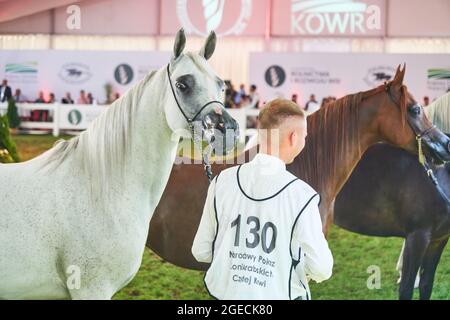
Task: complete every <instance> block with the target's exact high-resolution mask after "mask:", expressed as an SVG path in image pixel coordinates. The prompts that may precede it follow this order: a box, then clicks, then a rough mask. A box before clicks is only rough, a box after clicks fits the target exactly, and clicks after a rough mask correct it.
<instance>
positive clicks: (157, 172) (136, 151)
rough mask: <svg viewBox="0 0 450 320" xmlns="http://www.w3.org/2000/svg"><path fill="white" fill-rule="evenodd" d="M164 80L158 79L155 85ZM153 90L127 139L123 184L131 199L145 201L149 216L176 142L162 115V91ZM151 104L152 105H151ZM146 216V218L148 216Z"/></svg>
mask: <svg viewBox="0 0 450 320" xmlns="http://www.w3.org/2000/svg"><path fill="white" fill-rule="evenodd" d="M163 79H164V77H162V76H160V79H159V80H158V81H162V80H163ZM161 88H162V86H161V87H159V86H153V87H152V88H151V89H150V90H149V93H148V94H147V95H146V96H147V97H151V101H148V102H147V103H146V99H145V97H144V98H143V99H142V101H141V102H140V103H143V104H146V105H143V106H142V108H144V109H147V110H149V112H145V113H144V114H143V116H139V119H138V120H137V121H136V123H135V125H134V128H133V133H132V137H131V141H132V144H131V147H130V156H129V157H128V159H127V165H126V167H125V176H126V177H127V178H126V180H127V183H128V184H131V185H132V189H133V190H135V192H138V193H142V194H141V195H135V196H136V197H139V198H140V199H141V200H144V201H145V199H147V200H148V201H149V203H150V209H151V212H153V209H154V208H155V207H156V205H157V203H158V201H159V199H160V198H161V195H162V193H163V191H164V188H165V186H166V184H167V181H168V179H169V175H170V171H171V169H172V166H173V163H174V161H175V157H176V151H177V146H178V139H177V137H174V136H173V134H172V131H171V129H170V128H169V126H168V124H167V120H166V117H165V113H164V103H163V101H164V94H163V92H164V90H162V89H161ZM152 104H153V105H152ZM151 212H149V214H150V213H151Z"/></svg>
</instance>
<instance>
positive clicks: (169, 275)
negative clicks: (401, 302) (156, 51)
mask: <svg viewBox="0 0 450 320" xmlns="http://www.w3.org/2000/svg"><path fill="white" fill-rule="evenodd" d="M14 140H15V141H16V143H17V148H18V151H19V154H20V156H21V159H22V160H24V161H25V160H28V159H31V158H33V157H35V156H37V155H38V154H40V153H42V152H44V151H45V150H47V149H49V148H50V147H51V146H52V145H53V144H54V142H55V141H56V139H55V138H53V137H51V136H16V137H14ZM329 244H330V248H331V250H332V252H333V256H334V259H335V265H334V274H333V276H332V278H331V279H330V280H328V281H326V282H323V283H320V284H311V293H312V297H313V299H316V300H317V299H397V290H398V286H397V284H396V280H397V277H398V274H397V272H396V270H395V266H396V262H397V258H398V255H399V252H400V249H401V246H402V239H398V238H376V237H366V236H360V235H357V234H354V233H350V232H347V231H345V230H343V229H340V228H337V227H333V228H332V229H331V233H330V235H329ZM449 263H450V249H449V247H448V246H447V248H446V250H445V251H444V254H443V256H442V259H441V262H440V264H439V267H438V269H437V273H436V279H435V283H434V290H433V295H432V299H449V298H450V265H449ZM370 266H378V267H379V268H380V271H381V288H380V289H372V290H370V289H368V288H367V280H368V278H369V276H370V274H369V273H368V272H367V268H368V267H370ZM417 297H418V292H416V293H415V298H417ZM114 299H210V297H209V295H208V293H207V292H206V290H205V288H204V286H203V273H202V272H197V271H191V270H186V269H182V268H179V267H176V266H174V265H172V264H170V263H168V262H165V261H164V260H162V259H161V258H159V257H158V256H157V255H156V254H154V253H153V252H151V251H150V250H148V249H147V250H146V251H145V253H144V256H143V261H142V266H141V268H140V271H139V273H138V274H137V275H136V277H135V278H134V280H133V281H132V282H131V283H130V284H129V285H128V286H127V287H126V288H124V289H123V290H121V291H120V292H119V293H117V294H116V295H115V297H114Z"/></svg>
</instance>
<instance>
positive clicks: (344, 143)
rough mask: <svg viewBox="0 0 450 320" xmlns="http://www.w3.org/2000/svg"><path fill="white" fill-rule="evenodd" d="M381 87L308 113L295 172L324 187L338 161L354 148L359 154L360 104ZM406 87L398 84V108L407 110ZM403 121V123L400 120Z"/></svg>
mask: <svg viewBox="0 0 450 320" xmlns="http://www.w3.org/2000/svg"><path fill="white" fill-rule="evenodd" d="M383 90H384V87H383V86H380V87H378V88H375V89H372V90H369V91H364V92H358V93H356V94H350V95H347V96H344V97H342V98H340V99H338V100H336V101H335V102H332V103H330V104H327V105H326V106H325V107H323V108H321V109H320V110H318V111H317V112H315V113H313V114H312V115H310V116H308V118H307V122H308V136H307V138H306V139H307V142H306V145H305V149H304V150H303V151H302V152H301V153H300V155H299V156H298V157H297V158H296V160H295V161H294V163H293V164H292V165H291V166H292V169H293V170H294V172H295V174H296V175H297V176H299V177H300V178H302V179H304V180H305V181H307V182H308V183H309V184H310V185H311V186H312V187H313V188H315V189H316V190H317V191H319V192H321V191H324V190H322V189H321V187H322V186H325V185H327V183H328V182H329V181H330V177H334V178H335V179H337V178H338V177H337V172H338V170H339V167H338V164H340V163H347V160H351V159H350V157H352V156H353V157H354V151H355V150H356V151H357V152H358V155H359V156H360V157H361V156H362V152H364V150H361V144H360V139H359V138H360V136H359V135H360V127H359V125H360V121H359V113H360V108H359V105H360V104H361V103H362V101H363V100H364V99H366V98H369V97H371V96H373V95H375V94H377V93H380V92H382V91H383ZM406 92H407V90H406V87H405V86H402V87H401V96H400V101H399V102H400V112H401V117H402V119H403V122H405V120H404V119H405V113H406V104H407V103H406ZM403 125H404V123H403Z"/></svg>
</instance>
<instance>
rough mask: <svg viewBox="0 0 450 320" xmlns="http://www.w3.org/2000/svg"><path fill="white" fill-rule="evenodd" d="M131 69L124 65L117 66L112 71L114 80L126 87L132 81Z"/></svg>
mask: <svg viewBox="0 0 450 320" xmlns="http://www.w3.org/2000/svg"><path fill="white" fill-rule="evenodd" d="M133 76H134V72H133V68H131V66H130V65H128V64H126V63H122V64H119V65H118V66H117V67H116V70H115V71H114V79H116V81H117V83H119V84H121V85H127V84H129V83H130V82H131V81H132V80H133Z"/></svg>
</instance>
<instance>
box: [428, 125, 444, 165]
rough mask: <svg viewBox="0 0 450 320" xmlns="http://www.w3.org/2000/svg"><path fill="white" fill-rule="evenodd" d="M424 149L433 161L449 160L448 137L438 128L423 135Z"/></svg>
mask: <svg viewBox="0 0 450 320" xmlns="http://www.w3.org/2000/svg"><path fill="white" fill-rule="evenodd" d="M423 140H424V142H425V146H426V151H428V152H427V153H429V154H428V156H431V158H432V159H433V161H434V162H435V163H442V162H448V161H450V138H449V137H448V136H447V135H445V134H443V133H442V132H441V131H439V130H438V129H434V130H433V131H432V132H431V133H430V134H429V135H428V136H426V137H424V139H423Z"/></svg>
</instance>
